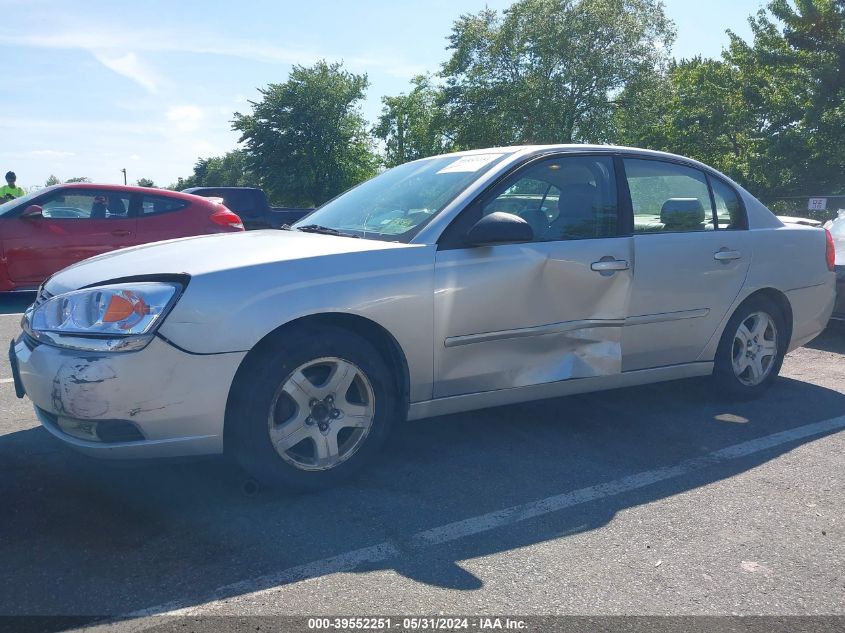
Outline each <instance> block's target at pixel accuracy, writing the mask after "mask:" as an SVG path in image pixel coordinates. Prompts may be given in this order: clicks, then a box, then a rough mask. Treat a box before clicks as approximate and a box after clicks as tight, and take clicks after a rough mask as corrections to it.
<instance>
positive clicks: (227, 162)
mask: <svg viewBox="0 0 845 633" xmlns="http://www.w3.org/2000/svg"><path fill="white" fill-rule="evenodd" d="M257 182H258V179H257V178H256V177H255V175H254V174H253V173H252V172H251V171H250V169H249V167H248V166H247V156H246V152H245V151H244V150H240V149H236V150H232V151H231V152H226V153H225V154H224V155H223V156H214V157H212V158H200V159H199V160H198V161H197V162H196V164H195V165H194V173H193V174H191V175H190V176H188V177H187V178H179V180H178V181H177V182H176V183H175V184H173V185H171V186H170V187H169V189H175V190H176V191H181V190H182V189H187V188H188V187H255V186H257Z"/></svg>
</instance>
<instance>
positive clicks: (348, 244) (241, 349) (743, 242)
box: [10, 145, 835, 489]
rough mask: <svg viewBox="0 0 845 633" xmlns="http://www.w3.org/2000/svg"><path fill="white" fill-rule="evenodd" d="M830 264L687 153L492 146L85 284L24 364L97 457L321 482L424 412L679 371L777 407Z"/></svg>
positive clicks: (66, 288)
mask: <svg viewBox="0 0 845 633" xmlns="http://www.w3.org/2000/svg"><path fill="white" fill-rule="evenodd" d="M831 248H832V246H831V242H830V241H829V240H828V239H827V236H826V234H825V231H824V230H823V229H819V228H812V227H806V226H797V225H796V226H784V225H783V223H781V221H780V220H778V219H777V218H776V217H775V216H774V215H772V213H771V212H770V211H769V210H768V209H766V207H764V206H763V205H762V204H761V203H760V202H759V201H757V200H756V199H755V198H754V197H753V196H751V195H750V194H749V193H748V192H747V191H745V190H743V189H742V188H741V187H740V186H739V185H737V184H736V183H734V182H732V181H731V180H730V179H728V178H726V177H725V176H724V175H722V174H720V173H718V172H716V171H715V170H713V169H711V168H709V167H707V166H705V165H702V164H700V163H698V162H696V161H693V160H689V159H685V158H682V157H679V156H675V155H671V154H664V153H658V152H651V151H646V150H637V149H625V148H616V147H608V146H584V145H561V146H530V147H511V148H496V149H489V150H476V151H471V152H464V153H459V154H450V155H444V156H436V157H432V158H426V159H422V160H418V161H415V162H411V163H407V164H405V165H401V166H399V167H396V168H394V169H391V170H389V171H386V172H384V173H382V174H381V175H379V176H377V177H375V178H373V179H372V180H370V181H368V182H365V183H363V184H361V185H359V186H357V187H355V188H353V189H351V190H349V191H347V192H346V193H345V194H343V195H341V196H339V197H338V198H336V199H334V200H332V201H331V202H329V203H327V204H325V205H324V206H323V207H321V208H319V209H317V210H316V211H315V212H314V213H312V214H311V215H309V216H308V217H306V218H305V219H304V220H302V221H300V222H299V223H297V224H296V225H294V226H293V227H292V228H291V229H290V230H283V231H275V230H267V231H257V232H248V233H243V234H234V235H225V236H207V237H200V238H188V239H182V240H173V241H169V242H162V243H158V244H152V245H146V246H141V247H136V248H131V249H127V250H124V251H120V252H117V253H112V254H108V255H103V256H99V257H95V258H92V259H89V260H87V261H85V262H82V263H80V264H77V265H75V266H72V267H70V268H67V269H65V270H63V271H61V272H60V273H58V274H56V275H54V276H53V277H52V278H51V279H49V280H48V281H47V282H46V283H45V284H44V286H43V288H42V290H41V292H40V295H39V297H38V300H37V302H36V303H35V304H34V305H33V306H32V307H31V308H30V309H29V310H28V311H27V312H26V315H25V317H24V319H23V324H22V326H23V332H22V333H21V335H20V336H19V338H18V339H17V340H16V341H14V342H13V344H12V347H11V350H10V356H11V360H12V365H13V369H14V375H15V377H16V381H17V382H16V387H17V390H18V392H19V394H20V395H23V394H24V393H26V394H28V396H29V398H30V399H31V400H32V402H33V403H34V405H35V410H36V413H37V415H38V417H39V419H40V420H41V422H42V423H43V425H44V426H45V427H46V428H47V430H48V431H49V432H50V433H52V434H53V435H54V436H56V437H57V438H59V439H60V440H61V441H63V442H65V443H67V444H69V445H72V446H74V447H75V448H77V449H79V450H81V451H84V452H86V453H89V454H91V455H98V456H104V457H113V458H136V457H157V456H181V455H196V454H209V453H220V452H223V451H224V450H225V451H227V452H230V453H232V454H233V455H235V456H236V457H237V458H238V460H239V461H240V462H241V464H242V465H243V466H244V468H246V469H247V470H248V471H249V472H251V473H252V474H253V475H254V476H255V477H257V478H258V479H260V480H261V481H263V482H266V483H267V484H270V485H281V486H285V487H289V488H291V487H292V488H299V489H314V488H319V487H322V486H326V485H332V484H336V483H339V482H343V481H346V480H347V479H348V478H349V477H350V476H351V475H352V474H353V473H354V472H355V471H356V470H358V469H359V468H360V467H361V466H362V465H363V464H365V463H367V462H369V461H372V460H373V459H374V458H375V456H376V454H377V451H378V449H379V447H380V445H381V444H382V443H383V441H384V439H385V437H386V436H387V434H388V431H389V429H390V427H391V426H392V425H395V424H397V423H399V422H402V421H404V420H406V419H418V418H424V417H428V416H435V415H441V414H448V413H454V412H459V411H466V410H470V409H478V408H482V407H490V406H496V405H502V404H507V403H515V402H523V401H528V400H534V399H539V398H550V397H557V396H564V395H568V394H575V393H582V392H587V391H595V390H601V389H612V388H617V387H628V386H632V385H641V384H645V383H653V382H658V381H669V380H674V379H678V378H693V377H699V378H700V379H702V380H704V379H709V380H711V381H712V383H713V386H714V389H715V392H716V394H717V395H718V396H724V397H749V396H757V395H760V394H762V393H763V392H764V391H765V390H766V389H768V388H769V386H770V385H771V384H772V382H773V381H774V380H775V377H776V376H777V374H778V371H779V369H780V366H781V362H782V361H783V357H784V354H786V353H787V352H788V351H789V350H791V349H793V348H795V347H798V346H800V345H803V344H804V343H806V342H808V341H809V340H811V339H812V338H813V337H815V336H816V335H817V334H819V332H821V331H822V329H823V328H824V327H825V324H826V323H827V320H828V318H829V317H830V315H831V311H832V309H833V300H834V283H835V274H834V272H833V254H832V253H831V251H830V249H831ZM668 388H670V389H671V386H669V387H668Z"/></svg>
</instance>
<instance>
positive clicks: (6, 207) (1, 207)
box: [0, 189, 44, 216]
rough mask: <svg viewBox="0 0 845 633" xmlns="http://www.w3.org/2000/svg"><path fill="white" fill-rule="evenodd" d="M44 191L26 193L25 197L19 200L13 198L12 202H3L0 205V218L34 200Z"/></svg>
mask: <svg viewBox="0 0 845 633" xmlns="http://www.w3.org/2000/svg"><path fill="white" fill-rule="evenodd" d="M43 192H44V190H43V189H41V190H39V191H33V192H32V193H28V194H26V195H25V196H21V197H20V198H15V199H14V200H9V201H8V202H4V203H3V204H0V216H3V215H6V214H7V213H9V212H10V211H12V210H14V209H17V208H18V207H19V206H21V205H24V206H25V205H26V203H27V202H29V201H30V200H32V199H33V198H35V197H36V196H37V195H38V194H40V193H43Z"/></svg>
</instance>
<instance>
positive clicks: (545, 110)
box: [441, 0, 674, 148]
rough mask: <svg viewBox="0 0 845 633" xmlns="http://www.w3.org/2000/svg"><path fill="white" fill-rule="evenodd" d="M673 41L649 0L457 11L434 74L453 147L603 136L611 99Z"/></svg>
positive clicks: (539, 0)
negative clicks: (444, 56) (444, 57)
mask: <svg viewBox="0 0 845 633" xmlns="http://www.w3.org/2000/svg"><path fill="white" fill-rule="evenodd" d="M673 39H674V29H673V26H672V23H671V22H670V21H669V20H668V19H667V18H666V16H665V15H664V13H663V5H662V3H660V2H658V1H657V0H628V1H626V2H620V1H619V0H577V1H576V0H518V2H516V3H514V4H513V5H511V7H510V8H509V9H506V10H505V11H504V12H503V14H502V15H501V16H500V15H499V14H498V13H497V12H496V11H493V10H491V9H485V10H483V11H481V12H480V13H477V14H475V15H464V16H462V17H461V18H460V19H459V20H458V21H457V22H456V23H455V25H454V27H453V30H452V34H451V35H450V37H449V48H450V49H451V50H452V56H451V58H450V59H449V60H448V61H447V62H446V63H445V64H444V66H443V69H442V73H441V74H442V75H443V77H444V78H445V80H446V89H445V96H444V101H445V107H446V111H447V116H448V119H449V127H450V129H451V130H452V136H453V138H454V142H455V145H456V146H457V147H459V148H476V147H490V146H499V145H508V144H517V143H567V142H572V141H588V142H604V141H609V140H611V138H612V119H613V116H612V115H613V111H614V97H615V96H616V95H617V94H618V93H619V92H620V91H622V90H624V89H625V87H626V86H628V85H629V84H630V83H632V82H634V81H636V80H637V78H638V77H640V76H641V75H643V74H644V73H650V72H653V71H654V69H655V68H657V67H659V66H660V65H661V64H662V63H663V61H664V60H665V57H666V55H667V50H668V47H669V46H670V45H671V43H672V41H673Z"/></svg>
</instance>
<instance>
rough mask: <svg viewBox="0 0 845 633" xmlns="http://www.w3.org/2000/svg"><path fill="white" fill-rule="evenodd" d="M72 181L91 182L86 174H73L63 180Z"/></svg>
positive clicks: (66, 182)
mask: <svg viewBox="0 0 845 633" xmlns="http://www.w3.org/2000/svg"><path fill="white" fill-rule="evenodd" d="M72 182H91V179H90V178H89V177H88V176H74V177H73V178H68V179H67V180H65V184H68V183H72Z"/></svg>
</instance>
